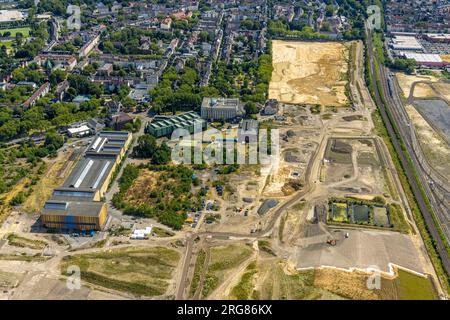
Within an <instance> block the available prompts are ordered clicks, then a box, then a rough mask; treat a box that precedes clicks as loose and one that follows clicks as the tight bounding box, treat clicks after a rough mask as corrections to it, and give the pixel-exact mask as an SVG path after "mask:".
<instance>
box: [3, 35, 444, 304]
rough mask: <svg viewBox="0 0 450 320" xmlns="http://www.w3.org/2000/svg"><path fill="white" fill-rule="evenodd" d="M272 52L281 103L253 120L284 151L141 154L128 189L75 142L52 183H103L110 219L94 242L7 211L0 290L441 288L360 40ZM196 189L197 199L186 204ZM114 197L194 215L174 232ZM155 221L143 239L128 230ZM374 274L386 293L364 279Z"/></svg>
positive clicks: (350, 295) (73, 187)
mask: <svg viewBox="0 0 450 320" xmlns="http://www.w3.org/2000/svg"><path fill="white" fill-rule="evenodd" d="M273 57H274V59H273V64H274V71H273V77H272V82H271V83H270V96H271V98H275V99H278V100H279V104H280V107H279V111H278V115H277V117H267V118H264V119H258V120H260V121H259V127H260V128H263V129H264V128H267V129H270V130H274V129H277V130H278V133H279V145H280V148H279V150H278V152H277V153H274V154H270V157H269V161H267V162H265V163H258V164H241V165H239V166H231V165H230V166H218V165H216V166H185V167H183V170H186V172H185V174H184V175H183V176H181V177H180V176H179V175H180V172H181V171H182V170H181V168H180V167H176V166H172V165H168V166H164V168H162V169H161V168H160V169H159V170H152V166H151V164H149V163H147V162H144V160H142V159H130V158H127V163H126V165H125V169H123V170H122V172H123V171H124V170H127V169H126V168H131V171H133V170H134V171H133V172H134V175H133V176H132V179H131V178H130V179H129V180H128V182H129V184H128V189H126V190H124V188H123V184H122V185H121V183H123V181H122V182H121V180H120V179H119V182H117V181H116V182H112V185H111V186H108V185H109V184H110V183H109V181H114V179H111V180H109V178H108V179H105V180H103V178H99V174H101V172H102V171H103V169H102V168H104V166H105V164H104V162H101V163H100V164H99V165H97V164H95V163H93V164H91V165H90V166H94V165H95V168H97V169H96V170H95V171H93V172H95V173H96V175H95V176H92V177H89V171H90V169H86V168H87V166H88V165H89V163H90V162H89V160H90V159H91V160H92V158H91V157H94V158H95V161H104V159H103V157H101V156H99V157H95V154H96V153H97V149H98V147H99V146H97V148H96V147H94V144H95V143H96V142H95V141H96V140H95V139H94V141H92V142H91V143H90V144H89V146H88V149H87V150H88V151H87V152H86V153H84V154H83V152H82V151H78V153H77V158H81V161H80V162H79V163H80V164H78V165H75V161H72V162H70V163H69V164H68V165H67V168H66V169H64V170H63V169H60V170H63V171H64V175H62V176H61V177H60V179H59V180H58V184H60V183H62V181H60V180H63V179H62V178H63V177H64V181H65V182H64V183H62V187H60V186H55V187H56V190H59V189H61V191H64V192H68V191H76V192H86V190H84V189H83V188H86V187H87V188H88V189H90V192H91V193H92V192H93V193H94V194H95V193H98V194H96V195H92V197H93V198H95V199H97V198H103V199H104V200H105V204H106V206H107V208H108V214H109V215H110V216H111V220H112V222H111V225H110V227H109V228H106V230H105V229H104V230H101V231H99V232H98V233H97V234H96V235H95V236H93V237H92V238H89V240H88V241H86V240H84V239H70V241H68V237H65V236H63V235H60V234H39V233H32V232H29V231H30V228H31V225H32V221H33V219H32V217H29V216H21V215H19V214H17V215H12V216H10V217H9V218H8V220H7V221H6V222H5V224H3V226H2V227H1V229H0V234H2V235H4V237H3V238H2V239H3V240H2V241H1V242H0V285H1V286H2V288H3V290H2V292H3V293H2V294H1V298H5V299H27V298H31V297H32V298H35V299H244V300H250V299H254V300H259V299H368V300H377V299H438V298H439V297H443V296H445V293H444V290H443V288H442V285H441V283H440V282H439V280H438V277H437V275H436V272H435V269H434V267H433V265H432V263H431V261H430V258H429V256H428V254H427V251H426V248H425V245H424V242H423V240H422V238H421V236H420V233H419V231H418V229H417V226H416V222H415V221H414V219H413V214H412V212H411V209H410V207H409V205H408V199H407V197H406V195H405V192H404V190H403V188H402V184H401V181H400V178H399V176H398V172H397V171H396V169H395V168H396V167H395V165H394V162H393V160H392V158H391V156H390V153H389V151H388V147H387V145H386V144H385V142H384V140H383V138H382V135H381V132H380V129H379V123H378V122H377V120H376V118H375V116H374V114H375V113H374V112H375V110H376V107H375V104H374V102H373V101H372V99H371V96H370V94H369V92H368V89H367V88H366V86H365V83H364V54H363V45H362V43H361V42H352V43H339V42H333V43H327V42H317V43H316V42H307V43H305V42H298V43H297V42H293V41H274V43H273ZM299 70H302V71H301V72H303V73H302V74H297V73H299V72H300V71H299ZM291 73H292V74H291ZM293 73H296V74H293ZM324 75H327V77H328V76H329V75H331V78H330V79H324V77H325V76H324ZM305 79H307V80H305ZM300 80H301V81H302V83H306V85H304V84H303V85H302V84H301V83H300ZM408 81H409V80H408ZM305 86H307V87H305ZM346 88H348V90H347V89H346ZM421 94H422V95H426V94H428V93H427V92H422V93H421ZM425 97H426V98H427V99H430V97H428V96H425ZM419 108H420V107H419ZM417 112H418V115H420V114H421V113H420V110H418V111H417ZM436 126H437V124H436ZM432 128H435V127H434V126H432ZM105 134H106V133H105ZM111 139H112V138H111ZM442 139H444V138H442ZM122 140H123V139H122ZM126 140H127V141H128V138H127V139H126ZM126 144H127V147H128V144H130V148H131V146H132V142H127V143H126ZM105 146H106V147H108V142H107V141H106V142H105ZM92 147H94V149H93V150H91V149H90V148H92ZM115 150H116V152H117V149H115ZM121 150H122V149H121ZM103 151H105V150H103ZM100 153H102V152H100ZM59 157H62V156H61V155H59ZM72 157H73V160H74V159H75V155H74V156H72ZM102 159H103V160H102ZM114 159H116V158H115V157H114ZM95 161H94V162H95ZM442 165H444V164H442ZM227 169H230V170H227ZM55 170H56V168H55ZM105 170H108V172H109V169H105ZM85 171H86V174H83V172H85ZM70 172H72V173H70ZM122 172H121V173H122ZM81 176H85V177H84V178H83V179H81ZM101 176H103V175H101ZM119 176H120V175H119ZM86 177H87V178H86ZM105 178H106V177H105ZM177 179H178V180H177ZM97 180H98V181H99V182H98V183H97ZM122 180H123V179H122ZM103 181H108V183H106V182H104V183H103ZM194 182H195V183H194ZM55 184H56V183H55ZM105 185H106V187H104V188H103V187H100V186H105ZM94 186H95V188H94ZM177 188H180V190H181V189H182V192H181V191H179V190H178V191H177V190H176V189H177ZM200 192H204V194H205V196H204V201H205V203H204V208H203V209H197V203H194V202H193V201H192V202H188V201H187V200H189V199H193V198H196V196H197V195H198V194H199V193H200ZM117 194H118V195H119V196H120V197H121V198H120V200H121V201H122V203H123V204H124V206H127V207H128V209H129V208H131V207H133V209H136V208H144V209H145V208H146V207H145V205H148V206H151V208H153V207H158V206H159V205H161V203H164V204H167V203H169V202H170V203H171V205H173V207H171V209H174V208H175V209H176V210H179V211H180V214H181V211H183V210H184V211H188V212H187V213H188V215H187V218H186V220H185V221H183V224H182V226H181V227H180V228H179V229H175V228H173V229H170V228H169V227H167V225H164V224H163V223H161V220H160V218H164V217H161V216H158V213H159V212H163V209H158V211H154V212H155V214H154V215H153V216H150V217H145V216H127V215H124V214H123V212H121V211H120V210H119V209H120V208H118V207H114V206H113V205H112V204H111V203H112V201H111V199H112V198H113V197H114V195H117ZM46 195H47V197H58V194H54V193H51V192H48V191H47V192H46ZM117 198H118V196H115V199H116V200H117ZM35 201H36V200H34V202H35ZM49 201H50V202H51V201H56V200H55V199H53V200H51V199H50V200H49ZM44 202H45V201H44ZM92 202H97V201H92ZM101 203H103V202H101ZM181 204H183V205H186V206H187V207H189V208H187V209H186V208H185V207H182V206H181ZM30 205H31V204H30ZM158 208H163V206H162V205H161V207H158ZM164 208H165V207H164ZM175 209H174V210H172V211H176V210H175ZM53 210H57V209H53ZM152 213H153V211H152ZM172 213H173V212H172ZM176 213H177V212H176ZM183 213H184V212H183ZM44 214H45V211H44ZM35 215H36V213H35ZM35 218H36V216H35ZM17 221H19V223H16V222H17ZM147 229H149V230H151V231H149V232H148V234H146V235H145V236H144V237H141V238H139V239H137V238H136V237H134V238H133V237H132V235H134V234H136V232H137V230H147ZM72 265H78V266H80V272H81V280H82V287H81V289H80V290H72V291H71V290H69V289H68V288H67V286H66V280H67V279H69V278H70V275H71V272H70V270H71V269H70V266H72ZM374 274H379V275H380V277H381V289H378V290H373V289H370V288H369V287H368V286H367V281H368V279H369V278H370V277H371V276H373V275H374ZM3 279H7V280H3Z"/></svg>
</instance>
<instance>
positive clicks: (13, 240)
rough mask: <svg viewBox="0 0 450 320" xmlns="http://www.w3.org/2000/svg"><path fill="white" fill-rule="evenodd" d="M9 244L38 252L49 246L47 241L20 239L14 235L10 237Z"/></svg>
mask: <svg viewBox="0 0 450 320" xmlns="http://www.w3.org/2000/svg"><path fill="white" fill-rule="evenodd" d="M8 244H9V245H10V246H14V247H21V248H30V249H36V250H42V249H44V248H45V247H46V246H47V242H45V241H41V240H32V239H28V238H24V237H20V236H18V235H16V234H14V233H11V234H10V235H8Z"/></svg>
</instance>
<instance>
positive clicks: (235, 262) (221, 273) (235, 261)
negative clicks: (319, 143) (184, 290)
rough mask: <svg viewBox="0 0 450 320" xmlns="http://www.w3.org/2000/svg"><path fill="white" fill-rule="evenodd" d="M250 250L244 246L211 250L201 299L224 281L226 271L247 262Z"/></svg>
mask: <svg viewBox="0 0 450 320" xmlns="http://www.w3.org/2000/svg"><path fill="white" fill-rule="evenodd" d="M251 253H252V249H251V248H250V247H249V246H245V245H235V244H233V245H228V246H223V247H216V248H212V249H211V260H210V263H209V266H208V271H207V274H206V277H205V282H204V283H203V289H202V297H203V298H206V297H208V296H209V295H210V294H211V293H212V292H213V291H214V290H215V289H216V288H217V287H218V286H219V285H220V284H221V283H222V282H223V281H224V280H225V274H226V273H227V271H229V270H231V269H234V268H236V267H238V266H239V265H240V264H242V263H243V262H244V261H245V260H247V259H248V258H249V257H250V255H251Z"/></svg>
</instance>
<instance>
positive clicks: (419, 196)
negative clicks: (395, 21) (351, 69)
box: [367, 31, 450, 275]
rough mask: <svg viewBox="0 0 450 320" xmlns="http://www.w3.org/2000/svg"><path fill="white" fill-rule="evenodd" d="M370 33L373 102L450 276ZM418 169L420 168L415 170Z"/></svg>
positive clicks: (442, 242) (412, 152)
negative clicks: (377, 64) (401, 138)
mask: <svg viewBox="0 0 450 320" xmlns="http://www.w3.org/2000/svg"><path fill="white" fill-rule="evenodd" d="M371 36H372V35H371V33H370V32H369V31H367V46H368V55H369V56H368V57H367V58H368V59H369V62H370V72H371V74H372V79H373V81H374V86H375V88H374V89H375V90H374V95H375V101H376V103H377V106H378V108H379V111H380V114H381V117H382V118H383V122H384V123H385V126H386V129H387V132H388V134H389V137H390V139H391V141H392V144H393V146H394V148H395V150H396V152H397V154H398V157H399V159H400V162H401V163H402V166H403V168H404V171H405V174H406V177H407V178H408V181H409V184H410V186H411V189H412V192H413V194H414V197H415V198H416V201H417V204H418V206H419V209H420V211H421V213H422V215H423V217H424V219H425V222H426V225H427V228H428V231H429V232H430V235H431V236H432V238H433V240H434V241H435V244H436V249H437V252H438V253H439V256H440V258H441V261H442V265H443V267H444V269H445V271H446V273H447V275H448V274H450V259H449V256H448V253H447V249H446V246H445V243H444V241H443V240H442V238H441V236H440V234H439V231H438V228H437V227H436V225H435V222H434V219H433V212H432V211H431V210H430V209H429V208H428V205H427V202H426V199H425V197H424V195H423V193H422V191H421V188H420V186H419V183H418V182H417V180H416V177H415V175H414V168H412V166H411V164H410V162H409V161H408V159H407V157H406V155H405V153H404V151H403V148H402V144H401V140H400V138H399V137H398V136H397V134H396V131H395V129H394V125H397V126H404V124H403V123H402V122H401V121H398V119H393V121H395V123H392V121H391V118H390V117H389V114H388V112H390V113H391V114H392V112H391V110H390V109H389V104H390V105H392V106H395V101H393V99H392V98H391V97H390V96H389V92H390V91H389V85H388V83H387V77H386V74H385V69H384V67H383V66H379V68H378V70H376V68H375V63H374V59H375V57H374V51H373V44H372V38H371ZM376 71H378V72H379V76H380V83H381V87H378V82H377V80H376V79H377V77H376ZM380 92H381V93H382V94H383V97H384V98H385V99H386V100H388V101H389V103H388V104H387V105H385V103H384V102H383V99H382V97H381V95H380ZM406 149H407V150H406V151H407V152H408V154H409V155H410V157H411V158H413V157H414V150H411V148H410V147H409V146H408V144H406ZM417 169H420V168H417ZM419 174H421V173H419Z"/></svg>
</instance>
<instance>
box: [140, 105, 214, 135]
mask: <svg viewBox="0 0 450 320" xmlns="http://www.w3.org/2000/svg"><path fill="white" fill-rule="evenodd" d="M195 127H197V128H198V129H200V128H201V130H202V131H203V130H206V127H207V124H206V121H205V120H203V119H202V118H200V116H199V115H198V114H197V113H195V112H194V111H189V112H187V113H184V114H182V115H179V116H174V117H167V116H155V118H154V119H153V121H152V122H150V123H149V124H148V125H147V128H146V131H147V133H148V134H151V135H152V136H155V137H156V138H160V137H167V136H170V135H171V134H172V133H173V132H174V131H175V130H177V129H184V130H187V131H189V133H190V134H193V133H194V129H197V128H195ZM198 129H197V130H198Z"/></svg>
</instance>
